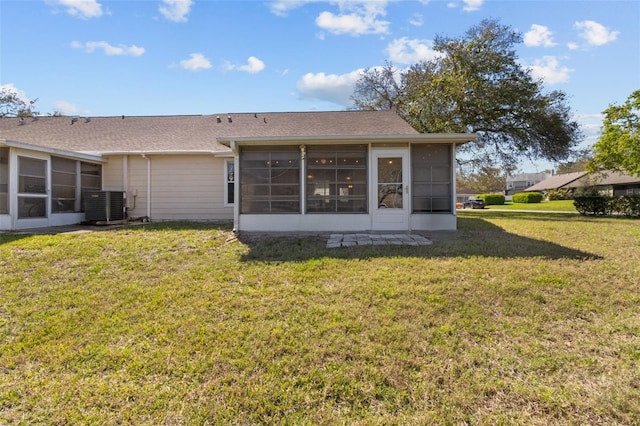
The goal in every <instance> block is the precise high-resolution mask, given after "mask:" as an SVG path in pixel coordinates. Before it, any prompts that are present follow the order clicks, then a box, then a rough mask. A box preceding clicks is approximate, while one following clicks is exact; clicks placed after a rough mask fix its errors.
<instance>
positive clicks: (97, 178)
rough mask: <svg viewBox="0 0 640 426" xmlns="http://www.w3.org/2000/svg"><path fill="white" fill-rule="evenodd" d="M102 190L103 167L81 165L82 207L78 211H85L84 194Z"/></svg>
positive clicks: (98, 165)
mask: <svg viewBox="0 0 640 426" xmlns="http://www.w3.org/2000/svg"><path fill="white" fill-rule="evenodd" d="M101 189H102V165H100V164H93V163H84V162H81V163H80V206H79V209H78V211H81V212H83V211H84V194H85V193H86V192H87V191H100V190H101Z"/></svg>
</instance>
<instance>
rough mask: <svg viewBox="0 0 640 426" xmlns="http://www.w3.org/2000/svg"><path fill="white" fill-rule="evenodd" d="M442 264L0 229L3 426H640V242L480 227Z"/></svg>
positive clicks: (585, 230)
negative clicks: (21, 425)
mask: <svg viewBox="0 0 640 426" xmlns="http://www.w3.org/2000/svg"><path fill="white" fill-rule="evenodd" d="M459 228H460V230H459V231H458V232H456V233H434V234H433V235H432V236H431V237H432V238H433V239H434V241H435V242H434V244H433V245H432V246H429V247H404V246H384V247H372V246H365V247H352V248H348V249H337V250H336V249H333V250H332V249H326V248H325V247H324V245H325V242H326V241H325V240H323V239H321V238H317V237H308V236H288V237H278V238H272V237H261V238H253V239H243V238H242V237H241V238H240V239H235V238H234V237H233V234H232V233H231V231H230V229H229V228H226V227H219V226H209V225H197V224H183V223H176V224H159V225H158V224H152V225H149V226H145V227H136V228H124V229H120V230H114V231H107V232H95V233H86V234H60V235H34V236H21V237H20V238H17V237H16V236H12V235H8V234H0V279H1V281H2V284H1V285H0V380H1V386H0V422H5V423H34V424H52V423H53V424H55V423H78V424H91V423H107V424H116V423H134V424H162V423H167V424H192V423H196V424H265V423H266V424H273V423H284V424H345V423H348V424H430V423H431V424H433V423H441V424H442V423H444V424H465V423H467V424H478V423H480V424H540V425H542V424H634V423H638V422H639V421H640V418H639V417H638V410H637V401H638V400H640V382H639V380H638V374H637V372H638V368H639V363H640V338H639V337H638V336H640V313H639V312H638V309H637V306H638V303H639V302H640V292H639V291H638V288H637V277H638V276H640V243H639V241H640V228H639V227H638V226H637V223H636V222H634V221H630V220H621V219H611V218H586V217H579V216H575V217H574V216H566V215H560V214H559V215H556V216H554V215H541V214H539V213H531V214H528V213H514V212H504V213H503V212H481V213H480V212H462V213H460V217H459Z"/></svg>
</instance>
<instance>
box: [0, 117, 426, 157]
mask: <svg viewBox="0 0 640 426" xmlns="http://www.w3.org/2000/svg"><path fill="white" fill-rule="evenodd" d="M218 118H219V119H218ZM417 133H418V132H417V131H416V130H415V129H413V127H411V126H410V125H409V124H408V123H406V122H405V121H404V120H403V119H402V118H401V117H400V116H399V115H397V114H396V113H395V112H393V111H333V112H275V113H257V114H254V113H239V114H213V115H185V116H146V117H138V116H136V117H127V116H118V117H91V118H90V119H86V118H83V117H80V118H76V119H75V120H74V119H72V118H71V117H39V118H38V119H33V118H25V119H24V124H20V122H19V120H18V119H17V118H2V119H0V140H10V141H14V142H22V143H28V144H33V145H37V146H42V147H46V148H53V149H62V150H67V151H77V152H91V153H109V152H140V151H145V152H154V151H184V152H189V151H213V152H216V151H221V152H222V151H228V150H229V148H227V147H225V146H223V145H221V144H219V143H218V142H217V139H218V138H222V139H224V138H235V137H237V138H250V137H256V138H264V137H289V138H290V137H313V136H318V137H320V136H364V135H413V134H417Z"/></svg>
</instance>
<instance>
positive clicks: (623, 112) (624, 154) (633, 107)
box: [589, 90, 640, 176]
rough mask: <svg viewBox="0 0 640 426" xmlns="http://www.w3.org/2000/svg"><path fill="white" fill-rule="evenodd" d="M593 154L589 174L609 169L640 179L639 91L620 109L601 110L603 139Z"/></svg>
mask: <svg viewBox="0 0 640 426" xmlns="http://www.w3.org/2000/svg"><path fill="white" fill-rule="evenodd" d="M593 150H594V158H593V160H592V161H591V163H590V164H589V168H590V169H591V170H592V171H597V170H600V169H608V170H616V171H619V172H623V173H629V174H631V175H635V176H640V90H636V91H634V92H633V93H632V94H631V95H629V97H628V98H627V100H626V102H625V103H624V104H623V105H610V106H609V108H607V109H606V110H604V120H603V121H602V135H601V136H600V139H598V142H596V144H595V145H594V147H593Z"/></svg>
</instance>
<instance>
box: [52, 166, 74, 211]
mask: <svg viewBox="0 0 640 426" xmlns="http://www.w3.org/2000/svg"><path fill="white" fill-rule="evenodd" d="M77 164H78V162H77V161H75V160H69V159H68V158H60V157H51V212H52V213H65V212H74V211H76V210H77V208H76V187H77V186H78V184H77V176H78V170H77Z"/></svg>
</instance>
